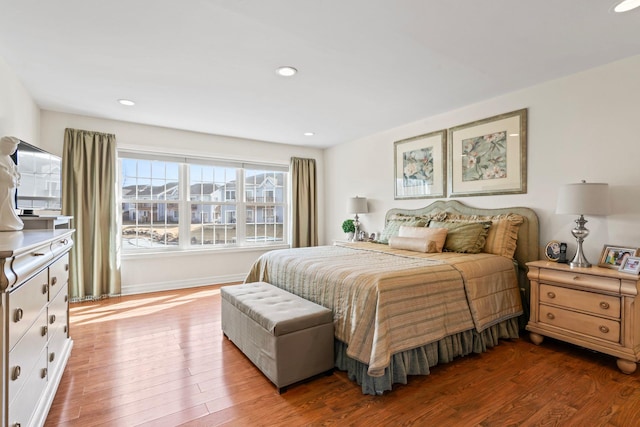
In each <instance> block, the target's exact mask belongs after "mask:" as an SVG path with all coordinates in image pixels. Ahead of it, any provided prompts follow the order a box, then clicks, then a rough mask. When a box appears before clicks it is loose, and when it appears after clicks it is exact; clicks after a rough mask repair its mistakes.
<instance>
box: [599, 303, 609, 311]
mask: <svg viewBox="0 0 640 427" xmlns="http://www.w3.org/2000/svg"><path fill="white" fill-rule="evenodd" d="M600 308H601V309H603V310H607V309H608V308H609V303H608V302H604V301H602V302H601V303H600Z"/></svg>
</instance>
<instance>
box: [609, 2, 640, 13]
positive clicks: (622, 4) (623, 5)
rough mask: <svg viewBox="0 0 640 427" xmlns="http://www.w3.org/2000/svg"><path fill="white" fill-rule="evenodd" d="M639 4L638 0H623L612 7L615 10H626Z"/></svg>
mask: <svg viewBox="0 0 640 427" xmlns="http://www.w3.org/2000/svg"><path fill="white" fill-rule="evenodd" d="M638 6H640V0H623V1H621V2H620V3H618V5H617V6H616V7H614V8H613V10H614V11H615V12H619V13H622V12H628V11H630V10H632V9H635V8H636V7H638Z"/></svg>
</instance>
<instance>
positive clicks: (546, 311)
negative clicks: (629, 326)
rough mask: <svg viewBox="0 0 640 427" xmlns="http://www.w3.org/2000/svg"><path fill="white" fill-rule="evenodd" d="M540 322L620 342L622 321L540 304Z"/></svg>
mask: <svg viewBox="0 0 640 427" xmlns="http://www.w3.org/2000/svg"><path fill="white" fill-rule="evenodd" d="M540 323H544V324H547V325H553V326H556V327H558V328H562V329H565V330H570V331H574V332H579V333H582V334H586V335H589V336H591V337H595V338H600V339H603V340H607V341H611V342H620V323H619V322H616V321H615V320H610V319H603V318H601V317H595V316H589V315H587V314H582V313H576V312H574V311H569V310H563V309H561V308H557V307H550V306H548V305H544V304H540Z"/></svg>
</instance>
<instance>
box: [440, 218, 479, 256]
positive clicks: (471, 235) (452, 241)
mask: <svg viewBox="0 0 640 427" xmlns="http://www.w3.org/2000/svg"><path fill="white" fill-rule="evenodd" d="M429 227H433V228H446V229H448V230H449V231H447V240H446V241H445V242H444V250H445V251H449V252H460V253H467V254H477V253H480V252H481V251H482V248H483V247H484V244H485V242H486V240H487V234H488V233H489V227H491V221H489V222H446V221H431V222H430V223H429Z"/></svg>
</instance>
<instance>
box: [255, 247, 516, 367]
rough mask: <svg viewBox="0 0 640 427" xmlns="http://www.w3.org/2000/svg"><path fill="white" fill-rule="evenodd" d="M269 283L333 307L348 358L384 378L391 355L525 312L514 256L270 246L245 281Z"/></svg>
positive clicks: (336, 329) (481, 328) (335, 320)
mask: <svg viewBox="0 0 640 427" xmlns="http://www.w3.org/2000/svg"><path fill="white" fill-rule="evenodd" d="M256 281H265V282H269V283H271V284H273V285H275V286H278V287H280V288H283V289H285V290H287V291H289V292H291V293H293V294H296V295H299V296H301V297H303V298H305V299H308V300H310V301H313V302H315V303H317V304H320V305H323V306H325V307H327V308H329V309H331V310H332V312H333V319H334V326H335V337H336V339H338V340H339V341H341V342H342V343H344V344H345V345H346V346H347V350H346V352H347V356H348V357H349V358H351V359H353V360H355V361H357V362H359V363H361V364H363V366H366V367H367V368H366V369H367V375H369V376H371V377H381V376H383V375H385V369H386V368H387V367H389V365H390V362H391V358H392V355H394V354H398V353H401V352H404V351H407V350H412V349H417V348H420V347H422V346H425V345H427V344H430V343H435V342H437V341H439V340H441V339H443V338H445V337H449V336H454V335H456V334H459V333H462V332H464V331H469V330H475V331H476V332H478V333H481V332H482V331H484V330H486V329H487V328H489V327H491V326H492V325H497V324H499V323H500V322H502V321H504V320H507V319H510V318H514V317H517V316H518V315H520V314H521V313H522V306H521V303H520V295H519V290H518V284H517V279H516V274H515V269H514V266H513V262H512V261H511V260H509V259H507V258H504V257H500V256H497V255H491V254H484V253H482V254H473V255H472V254H455V253H442V254H423V253H417V252H411V251H405V250H397V249H391V248H389V247H388V246H386V245H380V244H374V243H357V244H349V245H345V246H320V247H314V248H300V249H287V250H278V251H271V252H268V253H266V254H264V255H262V256H261V257H260V259H258V260H257V261H256V263H255V264H254V266H253V267H252V270H251V272H250V273H249V275H248V277H247V279H246V282H256Z"/></svg>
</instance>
